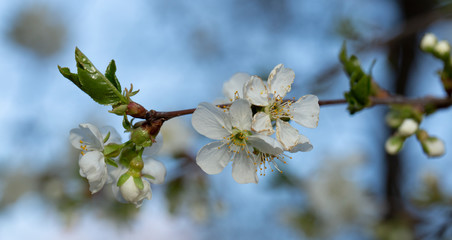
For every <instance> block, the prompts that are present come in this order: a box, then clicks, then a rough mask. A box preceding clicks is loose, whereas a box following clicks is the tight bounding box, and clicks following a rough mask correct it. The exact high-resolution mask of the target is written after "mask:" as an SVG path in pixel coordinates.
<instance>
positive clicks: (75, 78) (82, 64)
mask: <svg viewBox="0 0 452 240" xmlns="http://www.w3.org/2000/svg"><path fill="white" fill-rule="evenodd" d="M75 61H76V63H77V74H75V73H71V71H70V70H69V68H62V67H60V66H58V69H59V71H60V73H61V74H62V75H63V76H64V77H65V78H67V79H69V80H70V81H71V82H73V83H74V84H75V85H76V86H77V87H78V88H80V89H81V90H82V91H84V92H85V93H86V94H88V95H89V96H90V97H91V98H92V99H93V100H94V101H96V102H97V103H99V104H103V105H116V104H118V103H127V99H125V98H124V96H123V95H122V94H121V85H120V84H119V81H118V79H117V78H116V75H115V71H116V65H115V64H114V61H112V62H111V63H110V65H109V67H108V68H107V75H108V77H109V78H107V77H106V76H104V75H103V74H102V73H101V72H99V70H97V69H96V67H94V65H93V64H92V63H91V61H90V60H89V59H88V58H87V57H86V56H85V55H84V54H83V53H82V52H81V51H80V50H79V49H78V48H75Z"/></svg>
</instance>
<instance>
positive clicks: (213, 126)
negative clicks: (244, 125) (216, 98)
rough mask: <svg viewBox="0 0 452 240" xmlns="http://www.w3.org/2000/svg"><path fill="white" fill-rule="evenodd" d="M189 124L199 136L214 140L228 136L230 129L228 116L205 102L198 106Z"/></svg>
mask: <svg viewBox="0 0 452 240" xmlns="http://www.w3.org/2000/svg"><path fill="white" fill-rule="evenodd" d="M191 123H192V125H193V128H194V129H195V130H196V131H198V132H199V133H200V134H202V135H204V136H206V137H208V138H212V139H215V140H222V139H223V138H224V137H227V136H229V134H230V132H229V131H231V128H232V127H231V122H230V117H229V115H228V114H226V113H225V112H224V110H222V109H219V108H218V107H216V106H214V105H212V104H210V103H207V102H203V103H200V104H199V105H198V108H196V110H195V112H194V113H193V116H192V118H191Z"/></svg>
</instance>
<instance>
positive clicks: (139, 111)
mask: <svg viewBox="0 0 452 240" xmlns="http://www.w3.org/2000/svg"><path fill="white" fill-rule="evenodd" d="M146 113H147V110H146V108H144V107H143V106H141V105H140V104H138V103H136V102H130V103H129V105H127V114H128V115H130V116H132V117H135V118H146Z"/></svg>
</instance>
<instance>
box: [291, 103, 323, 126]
mask: <svg viewBox="0 0 452 240" xmlns="http://www.w3.org/2000/svg"><path fill="white" fill-rule="evenodd" d="M319 112H320V106H319V98H318V97H317V96H315V95H305V96H303V97H301V98H300V99H298V101H296V102H294V103H293V104H292V105H290V114H291V115H292V117H291V119H292V120H294V121H295V122H296V123H298V124H300V125H301V126H304V127H308V128H316V127H317V125H318V123H319Z"/></svg>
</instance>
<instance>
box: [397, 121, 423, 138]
mask: <svg viewBox="0 0 452 240" xmlns="http://www.w3.org/2000/svg"><path fill="white" fill-rule="evenodd" d="M418 127H419V124H418V123H417V122H416V121H415V120H414V119H412V118H407V119H405V120H403V122H402V124H401V125H400V127H399V128H398V130H397V132H398V133H399V134H400V135H401V136H404V137H408V136H411V135H413V134H414V133H415V132H416V131H417V129H418Z"/></svg>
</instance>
